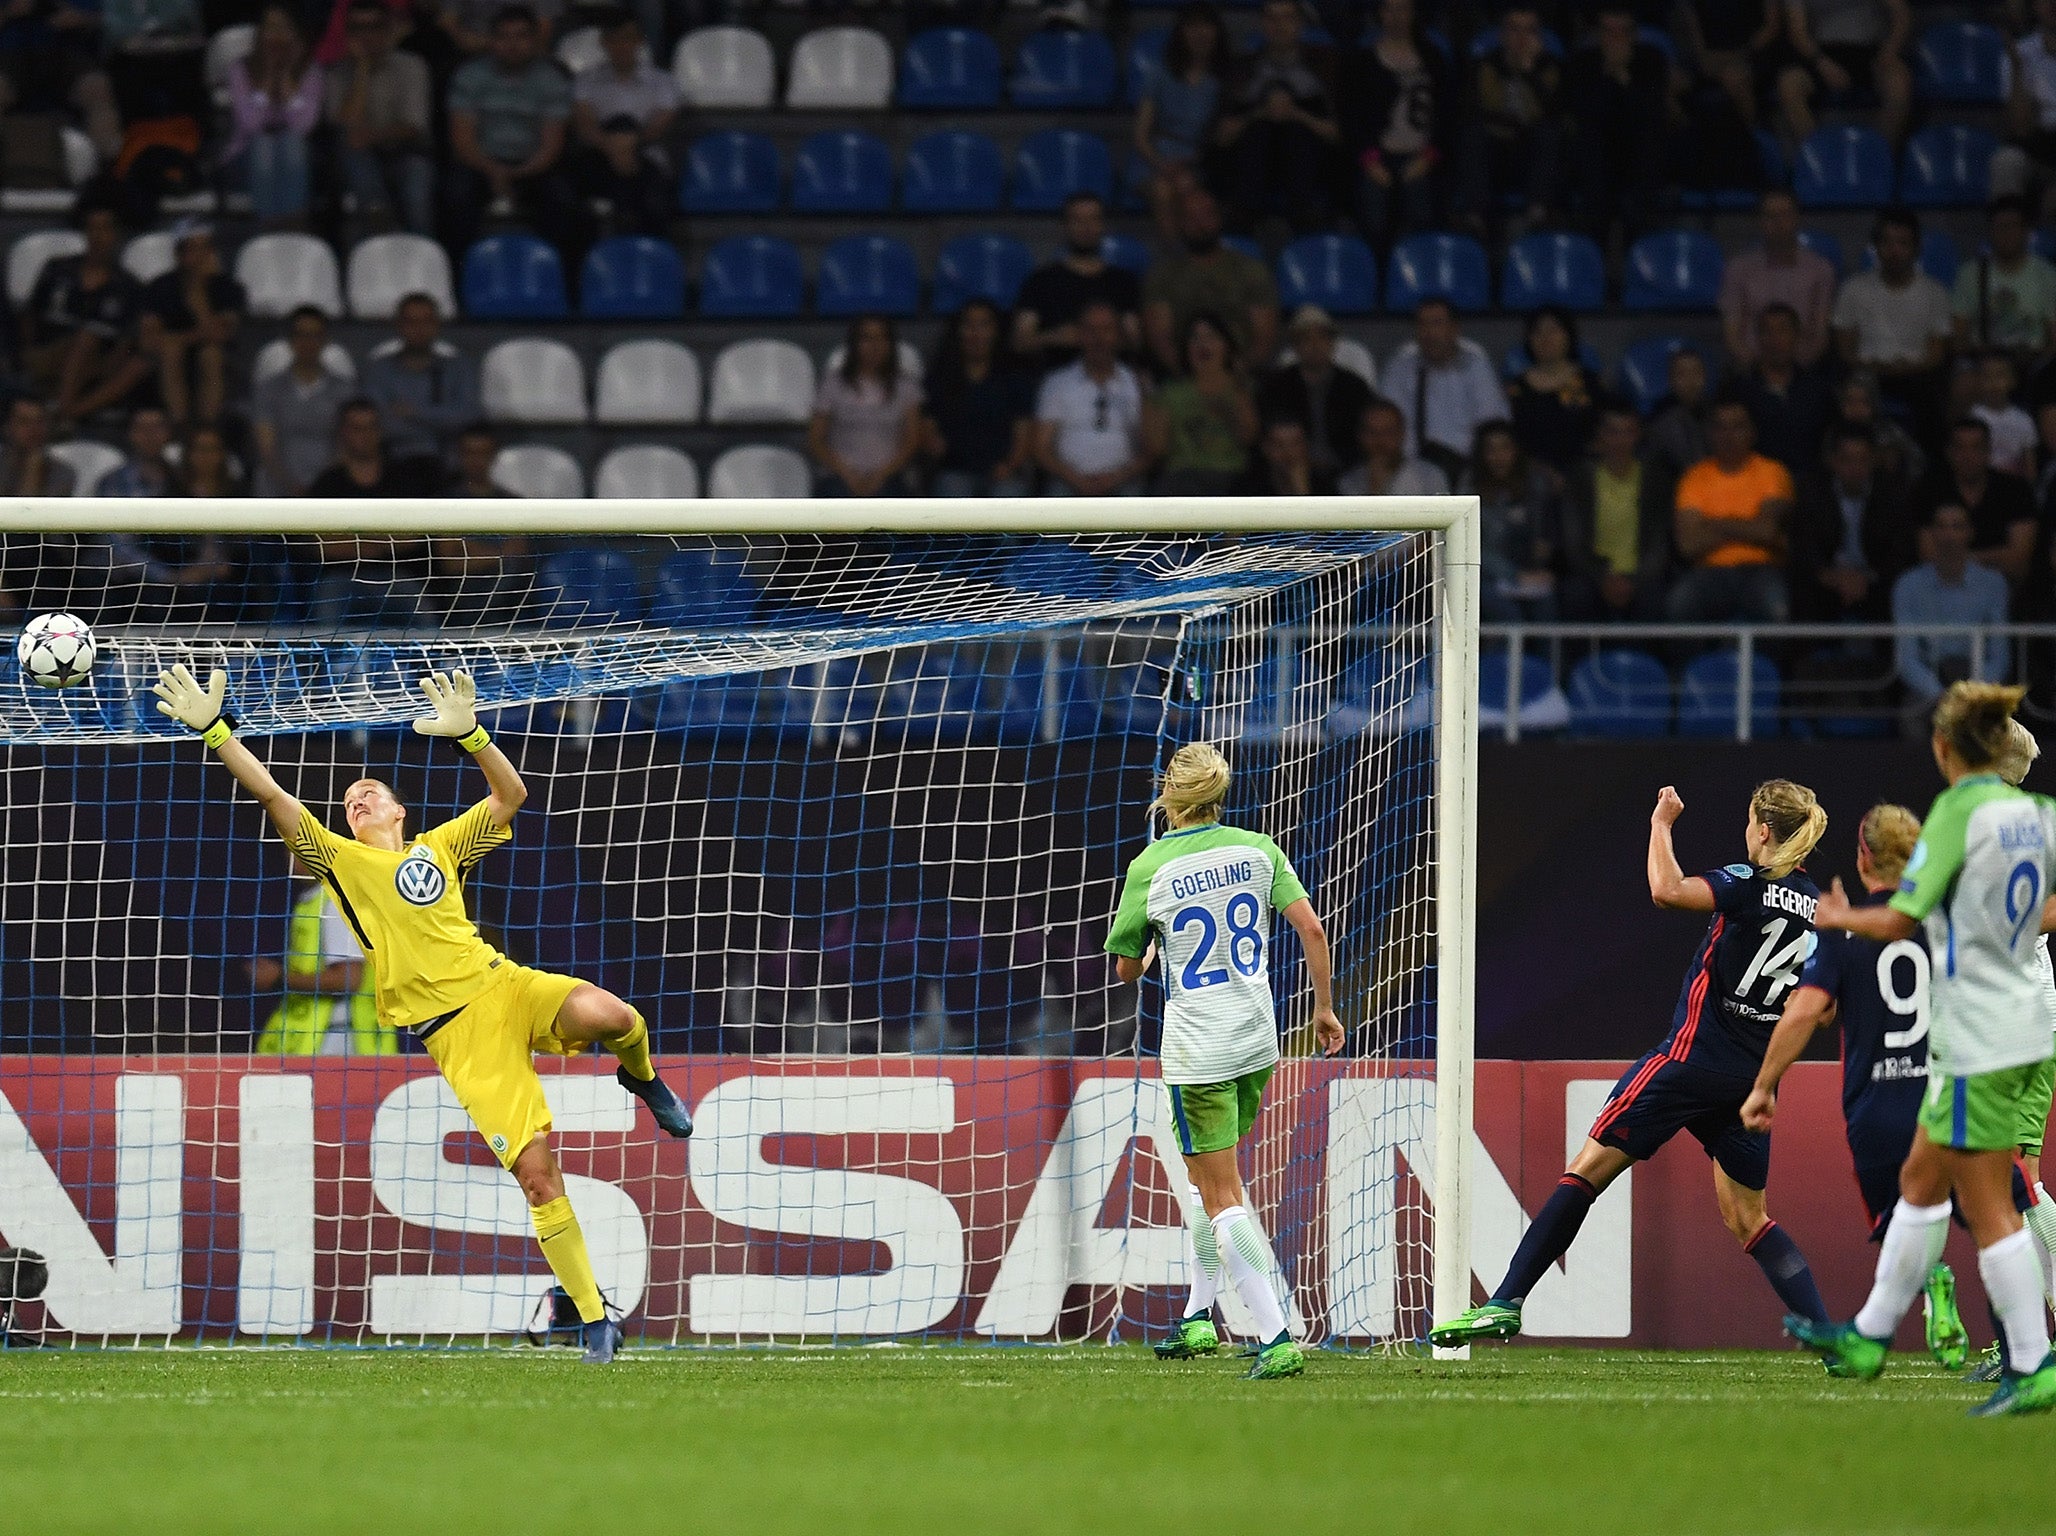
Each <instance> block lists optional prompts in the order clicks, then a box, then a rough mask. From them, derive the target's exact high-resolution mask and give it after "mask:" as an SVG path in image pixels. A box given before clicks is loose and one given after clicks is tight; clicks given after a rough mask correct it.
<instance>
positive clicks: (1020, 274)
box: [933, 235, 1035, 315]
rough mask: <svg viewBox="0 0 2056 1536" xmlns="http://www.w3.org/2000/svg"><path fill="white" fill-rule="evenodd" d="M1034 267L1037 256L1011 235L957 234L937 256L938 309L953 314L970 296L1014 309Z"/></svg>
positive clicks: (945, 313)
mask: <svg viewBox="0 0 2056 1536" xmlns="http://www.w3.org/2000/svg"><path fill="white" fill-rule="evenodd" d="M1034 269H1035V257H1034V256H1033V255H1032V254H1031V253H1030V252H1029V250H1028V247H1027V246H1025V245H1023V244H1022V243H1021V242H1020V241H1018V240H1016V239H1015V238H1014V237H1013V236H1012V235H958V236H957V237H956V238H955V239H954V240H952V241H950V242H949V244H947V245H945V246H944V247H943V248H942V252H941V254H940V255H938V256H937V257H936V258H935V294H934V298H933V305H934V308H935V312H936V313H937V314H939V315H953V314H955V313H956V312H957V311H958V310H960V309H962V308H963V307H964V304H965V302H966V301H967V300H969V299H990V300H991V301H992V302H993V303H994V304H997V305H998V306H999V307H1000V308H1001V309H1003V310H1004V309H1012V308H1013V307H1014V296H1015V295H1016V294H1018V293H1019V292H1020V291H1021V284H1022V283H1024V282H1026V281H1027V279H1028V274H1029V273H1030V272H1032V271H1033V270H1034Z"/></svg>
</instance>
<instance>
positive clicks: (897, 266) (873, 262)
mask: <svg viewBox="0 0 2056 1536" xmlns="http://www.w3.org/2000/svg"><path fill="white" fill-rule="evenodd" d="M920 307H921V269H920V267H919V266H918V265H916V264H915V261H914V253H913V251H912V250H910V249H909V248H908V247H907V245H906V243H905V242H904V241H900V240H895V239H893V238H892V237H891V236H889V235H849V236H847V237H845V238H844V239H841V240H838V241H836V242H835V243H834V244H833V245H831V246H829V247H828V249H827V250H825V251H823V252H822V253H821V274H820V277H819V278H818V280H817V281H816V282H815V284H814V309H815V311H816V312H817V313H819V314H823V315H862V314H880V315H911V314H913V313H914V312H915V311H916V310H918V309H920Z"/></svg>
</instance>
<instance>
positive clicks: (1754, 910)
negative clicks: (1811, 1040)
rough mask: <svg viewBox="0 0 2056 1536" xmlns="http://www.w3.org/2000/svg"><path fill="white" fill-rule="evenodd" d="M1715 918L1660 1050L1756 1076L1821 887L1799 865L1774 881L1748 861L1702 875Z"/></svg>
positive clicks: (1809, 946) (1804, 952)
mask: <svg viewBox="0 0 2056 1536" xmlns="http://www.w3.org/2000/svg"><path fill="white" fill-rule="evenodd" d="M1701 878H1702V879H1703V880H1705V881H1706V883H1707V884H1708V885H1709V886H1711V887H1713V908H1714V911H1713V921H1712V922H1710V923H1708V924H1707V925H1706V937H1705V938H1703V939H1701V940H1700V941H1699V953H1698V954H1697V955H1695V956H1693V958H1692V965H1691V969H1689V970H1688V971H1686V972H1685V985H1684V987H1683V989H1682V990H1681V991H1680V992H1679V993H1678V1006H1677V1011H1676V1012H1675V1013H1674V1014H1673V1015H1672V1016H1671V1032H1670V1038H1669V1039H1668V1040H1666V1041H1665V1042H1664V1046H1663V1052H1664V1054H1665V1055H1666V1056H1669V1057H1670V1058H1671V1059H1672V1060H1673V1061H1689V1062H1690V1063H1691V1064H1692V1065H1693V1066H1695V1067H1703V1068H1705V1069H1706V1070H1707V1071H1709V1072H1724V1073H1726V1074H1727V1075H1729V1076H1730V1077H1746V1078H1754V1077H1755V1076H1756V1069H1757V1068H1758V1067H1760V1066H1762V1065H1763V1053H1764V1052H1765V1051H1766V1050H1768V1049H1769V1048H1770V1037H1771V1031H1772V1030H1774V1029H1776V1028H1777V1024H1778V1016H1779V1015H1780V1014H1781V1013H1782V1012H1783V1010H1784V1006H1785V994H1786V993H1788V992H1790V991H1791V990H1792V988H1793V987H1794V986H1796V985H1798V982H1799V973H1800V970H1801V969H1802V968H1803V967H1804V966H1805V964H1806V961H1807V958H1808V957H1809V956H1810V955H1811V954H1812V953H1813V947H1814V937H1813V909H1814V907H1815V905H1816V904H1817V903H1818V902H1819V900H1820V887H1818V886H1816V885H1815V884H1814V883H1813V881H1812V880H1811V879H1809V878H1808V877H1807V875H1806V873H1805V872H1804V871H1803V870H1794V871H1793V872H1792V873H1791V874H1789V875H1785V876H1783V877H1782V878H1780V879H1777V880H1773V879H1771V878H1770V877H1769V876H1768V875H1766V874H1764V872H1763V871H1762V870H1760V869H1758V868H1756V867H1755V866H1754V865H1751V864H1730V865H1728V866H1726V867H1725V868H1723V869H1715V870H1709V871H1708V872H1707V873H1706V874H1705V875H1703V876H1701Z"/></svg>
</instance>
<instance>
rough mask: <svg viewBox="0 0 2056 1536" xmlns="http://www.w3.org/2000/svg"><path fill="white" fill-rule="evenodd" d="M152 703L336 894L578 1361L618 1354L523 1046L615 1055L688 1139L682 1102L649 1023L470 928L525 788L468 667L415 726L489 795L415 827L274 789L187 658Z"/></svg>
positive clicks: (358, 791) (351, 803)
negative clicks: (533, 1249) (471, 890)
mask: <svg viewBox="0 0 2056 1536" xmlns="http://www.w3.org/2000/svg"><path fill="white" fill-rule="evenodd" d="M153 691H154V692H155V693H156V695H157V699H158V704H157V708H158V709H159V711H161V712H162V713H164V714H166V715H169V716H171V718H172V719H174V720H176V721H178V722H179V723H180V724H181V725H184V726H186V727H188V728H189V729H191V730H194V731H197V732H199V734H200V739H201V740H202V741H204V742H205V743H206V744H207V745H208V746H209V747H211V748H212V749H213V750H214V751H215V752H216V753H217V754H218V755H219V756H220V758H221V761H222V763H223V765H224V766H226V767H227V769H228V771H229V772H230V773H232V774H234V775H235V776H236V782H237V783H239V784H241V785H242V786H243V788H245V789H247V790H249V791H250V793H251V794H253V795H255V796H256V797H257V799H258V802H259V803H260V804H262V805H263V807H264V811H265V814H266V815H268V816H269V817H270V818H271V822H272V825H273V826H275V827H277V828H278V831H279V836H281V837H282V838H284V839H285V842H286V846H287V847H288V848H290V849H292V851H293V852H294V853H295V854H296V855H298V856H299V858H300V860H301V862H302V863H304V864H305V865H306V866H307V867H308V868H309V869H311V870H313V871H314V872H315V874H316V875H318V876H319V877H320V878H321V879H322V880H323V881H324V882H326V884H327V885H328V888H329V889H330V890H331V891H332V892H334V894H335V898H336V905H337V906H338V907H340V908H341V909H342V913H343V916H344V917H345V918H346V919H348V920H349V923H350V926H351V928H352V929H353V930H354V931H355V932H356V935H357V940H358V942H359V943H360V944H362V945H363V947H364V954H365V957H366V958H367V959H368V960H370V961H372V963H373V964H374V966H375V967H376V971H377V1004H378V1016H379V1019H380V1021H381V1022H382V1023H386V1024H389V1025H392V1026H393V1027H395V1028H404V1029H411V1030H412V1031H413V1032H414V1035H415V1037H416V1038H417V1039H418V1040H420V1041H421V1043H422V1045H423V1046H424V1047H425V1048H426V1049H427V1051H428V1054H429V1056H430V1057H431V1058H433V1059H434V1061H435V1064H436V1066H437V1067H438V1068H439V1069H440V1070H441V1072H442V1074H443V1077H444V1079H445V1080H446V1081H447V1082H448V1083H449V1085H450V1087H451V1089H452V1090H454V1091H455V1093H456V1095H457V1101H458V1102H459V1103H460V1104H462V1105H463V1106H464V1109H465V1112H466V1113H467V1114H469V1115H470V1116H471V1120H472V1123H473V1124H474V1125H476V1126H477V1127H478V1130H479V1134H480V1135H482V1136H484V1137H485V1139H486V1143H487V1144H488V1145H489V1146H490V1147H491V1148H492V1149H493V1155H494V1156H495V1157H497V1158H499V1160H500V1163H501V1166H503V1167H505V1168H506V1169H507V1170H508V1171H509V1172H511V1173H512V1174H513V1175H514V1177H515V1179H516V1180H517V1181H518V1182H519V1183H520V1185H521V1192H522V1193H523V1194H524V1195H526V1196H527V1197H528V1207H529V1215H530V1217H531V1218H532V1219H533V1220H534V1222H535V1235H536V1239H537V1241H538V1242H540V1243H541V1245H542V1250H543V1257H544V1258H545V1259H547V1260H549V1264H550V1269H551V1270H552V1271H553V1272H554V1273H555V1275H556V1277H557V1280H558V1283H559V1284H560V1285H562V1286H563V1288H564V1291H565V1293H566V1294H567V1295H569V1296H570V1298H571V1300H572V1302H573V1303H574V1304H575V1305H576V1306H577V1308H578V1315H579V1318H580V1319H581V1320H582V1322H583V1324H584V1327H583V1330H582V1341H583V1343H584V1345H585V1358H586V1360H587V1361H589V1362H592V1363H594V1364H603V1363H605V1362H606V1361H609V1360H611V1359H613V1358H614V1351H615V1348H616V1347H617V1346H618V1345H619V1344H620V1342H621V1325H620V1324H619V1323H618V1322H616V1321H614V1320H613V1319H611V1318H609V1317H608V1316H607V1315H606V1309H605V1307H604V1306H603V1305H602V1303H601V1300H600V1290H599V1285H598V1284H597V1282H596V1281H595V1280H594V1279H593V1269H592V1260H591V1259H590V1258H589V1257H588V1256H587V1254H586V1247H585V1237H584V1235H583V1234H582V1233H581V1232H580V1231H579V1229H578V1218H577V1216H575V1215H574V1214H573V1213H572V1210H571V1202H570V1200H569V1199H567V1198H566V1197H565V1194H564V1175H563V1173H562V1171H561V1170H560V1169H559V1168H558V1166H557V1160H556V1158H555V1157H554V1156H553V1155H552V1154H551V1152H550V1143H549V1131H550V1110H549V1106H548V1104H547V1103H545V1102H544V1099H543V1085H542V1080H541V1079H540V1078H538V1077H537V1076H536V1071H535V1060H534V1053H535V1052H537V1051H546V1052H549V1053H550V1054H552V1055H558V1056H574V1055H576V1054H578V1052H580V1051H581V1050H583V1049H584V1048H585V1047H586V1046H587V1045H591V1044H595V1043H597V1044H600V1045H604V1046H606V1047H607V1049H608V1050H610V1051H612V1052H613V1053H614V1054H615V1056H617V1057H619V1058H620V1062H621V1065H620V1068H619V1069H618V1071H617V1072H616V1073H615V1076H616V1078H617V1080H618V1081H619V1082H620V1084H621V1086H622V1087H624V1088H626V1089H627V1090H628V1091H629V1092H630V1093H632V1094H634V1095H635V1096H636V1097H637V1098H639V1099H641V1100H642V1101H643V1102H644V1103H645V1104H647V1105H648V1106H649V1107H650V1111H651V1113H652V1114H654V1115H655V1116H656V1120H657V1124H658V1125H659V1126H661V1127H662V1128H663V1129H664V1130H665V1131H667V1132H669V1133H670V1134H671V1135H673V1136H690V1135H691V1134H692V1118H691V1116H690V1115H688V1114H687V1113H686V1108H685V1104H684V1102H683V1101H682V1100H680V1099H679V1097H678V1095H677V1094H675V1093H673V1092H672V1091H671V1090H670V1089H669V1088H668V1087H666V1086H665V1085H664V1083H663V1082H661V1081H660V1080H659V1079H658V1077H657V1075H656V1070H655V1068H654V1067H652V1066H651V1064H650V1035H649V1028H648V1026H647V1025H645V1024H644V1022H643V1017H642V1015H641V1014H639V1013H637V1012H636V1011H635V1009H633V1008H631V1007H630V1006H629V1005H628V1004H627V1003H624V1002H623V1001H622V1000H621V999H620V998H618V997H616V996H614V995H613V994H612V993H611V992H606V991H603V990H601V989H600V988H599V987H596V986H593V985H591V984H590V983H588V982H583V981H579V980H577V979H575V978H574V977H570V976H553V975H551V974H549V973H548V972H545V971H534V970H530V969H529V968H528V967H526V966H523V965H517V964H515V963H514V962H513V961H512V960H509V959H508V958H507V957H506V956H504V955H502V954H500V953H499V952H498V951H497V950H495V949H493V948H492V946H490V945H489V944H487V943H486V942H485V941H484V940H483V939H482V938H480V937H479V934H478V929H477V928H475V927H474V926H472V922H471V919H470V918H469V917H468V916H466V915H465V911H464V893H463V882H464V877H465V876H466V875H468V874H469V873H470V872H471V871H472V869H473V868H475V867H476V866H477V864H478V863H479V861H480V860H481V859H483V858H484V857H485V856H486V854H488V853H490V852H491V851H492V850H493V849H495V848H497V847H499V846H500V844H502V843H504V842H507V841H508V840H509V839H510V838H511V837H512V836H513V834H512V833H511V832H510V831H509V830H508V823H509V822H511V821H512V820H513V819H514V813H515V812H516V811H518V810H520V809H521V805H522V802H523V801H525V800H526V799H527V798H528V789H527V786H525V785H524V784H523V783H522V782H521V775H520V774H519V773H517V772H516V771H515V768H514V765H513V763H511V762H510V761H508V759H507V755H506V754H505V753H504V752H502V751H501V750H500V749H499V748H498V747H496V746H494V745H493V744H492V742H491V740H490V739H489V738H488V737H487V735H486V732H485V728H484V727H483V726H481V725H480V724H479V723H478V716H477V713H476V710H475V703H476V693H475V690H474V688H473V685H472V681H471V678H470V677H469V676H468V675H467V674H465V673H463V672H458V673H456V674H454V675H452V676H445V675H444V674H443V673H440V672H432V673H430V674H429V675H428V676H427V677H425V678H423V679H422V680H421V691H422V692H423V693H424V694H426V695H427V696H428V701H429V704H430V706H431V707H432V708H433V710H434V713H433V714H431V715H430V716H428V718H426V719H423V720H417V721H415V722H414V729H415V730H416V731H419V732H420V733H421V734H422V735H424V736H441V737H445V738H447V739H449V740H450V741H452V742H454V743H455V744H456V746H457V748H458V750H460V751H462V752H464V753H466V754H467V755H468V756H469V757H470V758H471V760H472V761H473V762H475V763H477V764H478V766H479V768H480V769H481V770H482V771H483V772H484V774H485V781H486V788H487V791H488V793H487V795H486V798H485V799H483V800H481V801H480V802H479V803H478V804H477V805H474V806H473V807H472V808H471V809H470V810H468V811H466V812H464V814H463V815H461V816H459V817H457V818H456V819H455V820H453V821H446V822H444V823H443V824H442V825H441V826H439V827H432V828H430V829H429V830H428V831H426V832H423V833H421V834H419V835H418V836H415V837H409V836H408V835H407V831H406V822H407V809H406V807H405V806H403V805H401V804H400V802H399V800H398V799H397V798H396V797H395V796H394V794H393V792H392V790H391V788H389V787H388V786H387V785H385V784H383V783H381V782H380V781H379V780H377V779H359V780H357V782H356V783H354V784H352V785H350V787H349V788H348V789H346V790H344V791H343V820H344V821H345V822H346V823H347V824H348V826H349V829H350V836H349V837H348V838H343V837H338V836H336V834H335V833H333V832H331V831H329V830H328V828H326V827H324V826H323V825H322V824H321V822H320V821H319V820H317V819H316V817H315V816H314V814H313V813H312V812H311V811H309V810H307V809H306V807H304V806H302V805H301V804H300V802H299V801H297V800H295V799H294V798H293V797H292V796H291V795H289V794H287V793H286V792H285V791H284V790H283V789H281V788H279V786H278V781H277V780H275V779H274V778H272V776H271V774H270V773H269V772H267V771H266V769H265V767H264V765H263V764H262V763H260V762H258V761H257V758H256V756H255V754H253V753H252V752H251V751H250V749H249V748H248V747H246V746H244V745H243V744H242V743H241V742H239V741H237V740H236V739H235V736H234V734H233V732H234V727H235V722H234V720H233V719H231V718H230V717H229V716H228V715H227V714H225V713H223V710H222V701H223V698H224V697H225V695H226V694H227V691H228V674H226V673H225V672H221V671H216V672H214V673H212V674H211V675H210V676H209V677H208V679H207V684H206V686H205V687H202V686H201V684H200V682H199V681H198V679H196V678H195V677H194V676H193V674H192V673H191V672H190V671H188V670H187V669H186V668H185V667H184V666H175V667H173V668H172V669H171V670H170V671H168V672H164V673H161V674H159V676H158V679H157V685H156V688H155V689H154V690H153Z"/></svg>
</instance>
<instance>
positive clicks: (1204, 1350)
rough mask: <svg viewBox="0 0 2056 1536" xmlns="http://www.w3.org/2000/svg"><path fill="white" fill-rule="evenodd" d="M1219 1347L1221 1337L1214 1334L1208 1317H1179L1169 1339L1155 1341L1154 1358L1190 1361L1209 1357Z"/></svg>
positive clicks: (1211, 1321) (1212, 1323) (1212, 1322)
mask: <svg viewBox="0 0 2056 1536" xmlns="http://www.w3.org/2000/svg"><path fill="white" fill-rule="evenodd" d="M1220 1347H1221V1336H1220V1335H1219V1334H1218V1333H1216V1332H1214V1320H1213V1319H1212V1318H1210V1317H1206V1316H1200V1317H1181V1318H1179V1319H1178V1327H1177V1330H1176V1331H1175V1332H1174V1333H1172V1334H1171V1336H1170V1337H1169V1338H1163V1339H1158V1340H1157V1341H1156V1345H1155V1349H1156V1357H1157V1359H1159V1360H1191V1359H1194V1358H1196V1357H1198V1356H1200V1355H1210V1354H1212V1353H1213V1352H1214V1351H1215V1350H1217V1349H1219V1348H1220Z"/></svg>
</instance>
